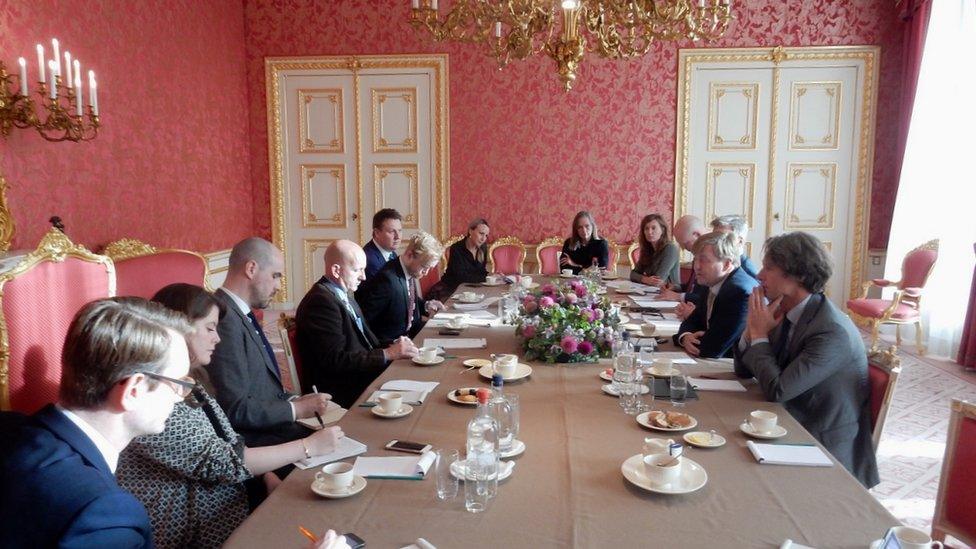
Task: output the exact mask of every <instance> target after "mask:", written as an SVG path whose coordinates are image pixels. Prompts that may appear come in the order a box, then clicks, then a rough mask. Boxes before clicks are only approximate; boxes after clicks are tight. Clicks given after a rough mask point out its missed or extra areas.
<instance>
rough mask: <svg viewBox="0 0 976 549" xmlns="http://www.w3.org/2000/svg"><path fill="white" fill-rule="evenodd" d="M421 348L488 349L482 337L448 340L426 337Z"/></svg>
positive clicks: (486, 342)
mask: <svg viewBox="0 0 976 549" xmlns="http://www.w3.org/2000/svg"><path fill="white" fill-rule="evenodd" d="M421 347H441V348H444V349H484V348H486V347H488V341H487V340H486V339H485V338H483V337H456V338H449V339H448V338H436V337H428V338H426V339H424V342H423V345H421Z"/></svg>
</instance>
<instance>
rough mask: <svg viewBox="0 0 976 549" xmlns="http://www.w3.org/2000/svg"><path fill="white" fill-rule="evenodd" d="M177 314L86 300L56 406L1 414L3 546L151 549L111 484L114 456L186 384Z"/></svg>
mask: <svg viewBox="0 0 976 549" xmlns="http://www.w3.org/2000/svg"><path fill="white" fill-rule="evenodd" d="M189 331H190V326H189V325H188V324H187V322H186V321H185V320H184V319H183V318H182V317H181V316H180V315H179V314H177V313H174V312H172V311H170V310H168V309H166V308H164V307H162V306H160V305H157V304H155V303H150V302H148V301H146V300H144V299H140V298H113V299H102V300H98V301H93V302H91V303H89V304H88V305H86V306H85V307H83V308H82V309H81V311H79V312H78V314H77V315H76V316H75V318H74V320H73V321H72V323H71V326H70V328H69V330H68V335H67V337H66V338H65V344H64V350H63V352H62V367H63V371H62V379H61V388H60V401H59V403H58V404H49V405H48V406H46V407H44V408H43V409H41V410H40V411H39V412H37V413H35V414H34V415H32V416H29V417H27V416H23V415H20V414H15V413H3V414H2V415H0V532H3V534H2V537H3V543H4V545H6V546H11V547H53V546H55V545H57V546H66V547H67V546H70V547H82V546H85V547H150V546H152V537H151V531H150V524H149V517H148V516H147V515H146V511H145V509H144V508H143V506H142V504H141V503H139V501H138V500H136V499H135V497H133V496H132V495H131V494H129V493H128V492H125V491H123V490H122V489H121V488H119V486H118V484H116V482H115V476H114V473H115V467H116V464H117V463H118V459H119V453H120V452H121V451H122V450H123V449H124V448H125V447H126V446H127V445H128V444H129V442H130V441H131V440H132V439H133V438H135V437H137V436H140V435H146V434H153V433H159V432H161V431H162V430H163V427H164V426H165V423H166V419H167V418H168V417H169V414H170V412H172V410H173V406H174V405H175V404H176V403H177V402H179V401H180V400H182V399H183V398H184V397H185V396H186V395H188V394H189V393H190V388H191V387H192V386H193V385H194V383H193V381H192V380H191V379H190V378H187V377H186V375H187V372H188V371H189V368H190V361H189V355H188V353H187V347H186V341H185V339H184V336H185V335H186V334H187V333H189Z"/></svg>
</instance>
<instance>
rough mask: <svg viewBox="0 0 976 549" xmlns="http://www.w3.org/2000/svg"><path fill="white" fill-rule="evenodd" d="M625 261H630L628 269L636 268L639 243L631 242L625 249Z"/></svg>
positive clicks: (638, 256)
mask: <svg viewBox="0 0 976 549" xmlns="http://www.w3.org/2000/svg"><path fill="white" fill-rule="evenodd" d="M627 259H629V260H630V268H631V269H633V268H634V267H637V260H638V259H640V242H633V243H631V245H630V246H628V247H627Z"/></svg>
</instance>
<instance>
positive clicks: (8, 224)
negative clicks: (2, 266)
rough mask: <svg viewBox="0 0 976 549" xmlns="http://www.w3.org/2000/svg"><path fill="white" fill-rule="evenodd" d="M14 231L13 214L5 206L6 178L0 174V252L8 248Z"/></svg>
mask: <svg viewBox="0 0 976 549" xmlns="http://www.w3.org/2000/svg"><path fill="white" fill-rule="evenodd" d="M15 232H16V227H15V225H14V216H13V214H11V213H10V208H9V207H8V206H7V180H6V179H4V177H3V174H0V252H6V251H7V250H9V249H10V243H11V242H13V239H14V233H15Z"/></svg>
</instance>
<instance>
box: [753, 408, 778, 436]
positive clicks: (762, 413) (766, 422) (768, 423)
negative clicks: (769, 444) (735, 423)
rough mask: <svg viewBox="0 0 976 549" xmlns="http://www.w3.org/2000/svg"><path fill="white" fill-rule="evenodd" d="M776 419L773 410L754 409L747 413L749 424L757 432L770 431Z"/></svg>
mask: <svg viewBox="0 0 976 549" xmlns="http://www.w3.org/2000/svg"><path fill="white" fill-rule="evenodd" d="M777 419H779V418H778V416H777V415H776V414H774V413H773V412H767V411H766V410H755V411H753V412H752V413H750V414H749V425H752V429H753V430H754V431H756V432H757V433H771V432H772V431H773V429H775V428H776V420H777Z"/></svg>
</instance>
